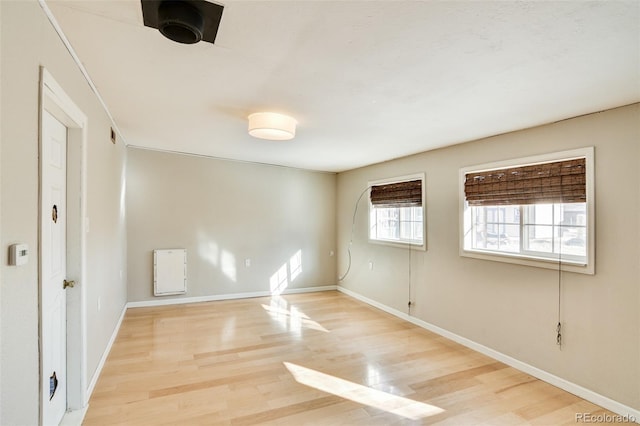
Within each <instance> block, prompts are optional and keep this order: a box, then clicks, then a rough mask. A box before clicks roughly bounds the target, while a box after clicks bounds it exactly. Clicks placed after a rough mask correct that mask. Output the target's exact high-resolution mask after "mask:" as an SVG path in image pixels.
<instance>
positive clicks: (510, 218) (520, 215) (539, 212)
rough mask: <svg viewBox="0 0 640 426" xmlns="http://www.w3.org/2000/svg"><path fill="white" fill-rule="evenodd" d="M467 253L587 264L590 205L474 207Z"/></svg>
mask: <svg viewBox="0 0 640 426" xmlns="http://www.w3.org/2000/svg"><path fill="white" fill-rule="evenodd" d="M468 208H469V209H470V210H471V217H472V227H471V229H472V232H473V234H472V239H471V242H470V244H467V245H466V246H465V249H471V250H478V251H485V252H489V253H491V252H495V253H512V254H522V255H525V256H529V257H533V258H540V259H548V260H563V261H566V262H574V263H579V264H586V262H587V259H586V257H587V227H586V223H587V221H586V219H587V212H586V210H587V209H586V203H570V204H528V205H515V206H471V207H468Z"/></svg>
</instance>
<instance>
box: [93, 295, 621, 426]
mask: <svg viewBox="0 0 640 426" xmlns="http://www.w3.org/2000/svg"><path fill="white" fill-rule="evenodd" d="M576 413H591V414H593V415H601V414H611V413H610V412H608V411H606V410H604V409H602V408H601V407H598V406H596V405H594V404H592V403H590V402H587V401H585V400H583V399H580V398H578V397H576V396H574V395H572V394H570V393H567V392H565V391H562V390H560V389H558V388H556V387H554V386H551V385H549V384H547V383H544V382H542V381H540V380H537V379H535V378H533V377H531V376H529V375H527V374H525V373H522V372H520V371H518V370H515V369H513V368H511V367H508V366H506V365H505V364H502V363H500V362H497V361H495V360H493V359H491V358H488V357H486V356H484V355H482V354H479V353H477V352H474V351H472V350H470V349H467V348H465V347H463V346H461V345H459V344H457V343H454V342H451V341H449V340H447V339H445V338H443V337H440V336H438V335H435V334H433V333H431V332H428V331H426V330H424V329H421V328H419V327H417V326H415V325H413V324H411V323H408V322H406V321H402V320H400V319H398V318H396V317H393V316H391V315H388V314H386V313H384V312H382V311H379V310H377V309H375V308H372V307H370V306H368V305H366V304H364V303H361V302H359V301H357V300H355V299H353V298H351V297H349V296H346V295H344V294H341V293H339V292H334V291H331V292H321V293H310V294H299V295H287V296H283V297H273V298H255V299H245V300H232V301H220V302H208V303H197V304H188V305H173V306H164V307H154V308H135V309H129V310H128V312H127V313H126V316H125V319H124V321H123V323H122V327H121V329H120V333H119V334H118V337H117V339H116V341H115V344H114V346H113V348H112V350H111V353H110V354H109V357H108V359H107V362H106V364H105V366H104V369H103V371H102V375H101V377H100V379H99V380H98V383H97V385H96V388H95V391H94V393H93V395H92V397H91V400H90V402H89V409H88V411H87V415H86V417H85V421H84V424H85V425H114V424H126V425H197V424H206V425H252V424H276V425H304V424H309V425H395V424H442V425H444V424H449V425H476V424H486V425H515V424H518V425H519V424H543V425H561V424H575V423H576Z"/></svg>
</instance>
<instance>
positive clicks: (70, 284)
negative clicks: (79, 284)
mask: <svg viewBox="0 0 640 426" xmlns="http://www.w3.org/2000/svg"><path fill="white" fill-rule="evenodd" d="M75 285H76V282H75V281H67V280H64V282H63V283H62V289H66V288H67V287H73V286H75Z"/></svg>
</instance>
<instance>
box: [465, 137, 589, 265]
mask: <svg viewBox="0 0 640 426" xmlns="http://www.w3.org/2000/svg"><path fill="white" fill-rule="evenodd" d="M592 165H593V148H585V149H579V150H573V151H565V152H560V153H555V154H550V155H545V156H538V157H528V158H523V159H519V160H514V161H508V162H501V163H493V164H486V165H481V166H475V167H468V168H464V169H462V170H461V173H460V180H461V209H460V211H461V220H460V222H461V223H460V225H461V241H460V254H461V255H463V256H468V257H476V258H482V259H489V260H498V261H504V262H510V263H521V264H527V265H531V266H540V267H546V268H557V267H558V263H562V265H563V269H564V270H568V271H574V272H582V273H588V274H593V273H594V256H593V253H594V240H593V235H594V232H593V224H594V213H593V212H594V208H593V206H594V199H593V166H592Z"/></svg>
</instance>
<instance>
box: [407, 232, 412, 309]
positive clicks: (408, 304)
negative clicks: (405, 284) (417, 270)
mask: <svg viewBox="0 0 640 426" xmlns="http://www.w3.org/2000/svg"><path fill="white" fill-rule="evenodd" d="M408 252H409V289H408V291H409V301H408V302H407V315H411V307H412V305H413V302H411V260H412V256H411V244H409V250H408Z"/></svg>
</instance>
